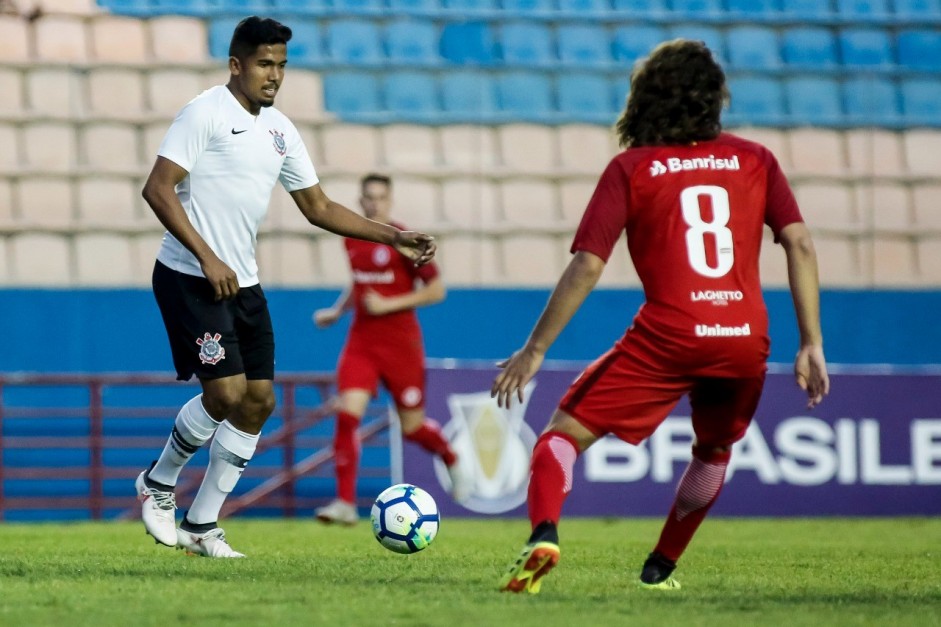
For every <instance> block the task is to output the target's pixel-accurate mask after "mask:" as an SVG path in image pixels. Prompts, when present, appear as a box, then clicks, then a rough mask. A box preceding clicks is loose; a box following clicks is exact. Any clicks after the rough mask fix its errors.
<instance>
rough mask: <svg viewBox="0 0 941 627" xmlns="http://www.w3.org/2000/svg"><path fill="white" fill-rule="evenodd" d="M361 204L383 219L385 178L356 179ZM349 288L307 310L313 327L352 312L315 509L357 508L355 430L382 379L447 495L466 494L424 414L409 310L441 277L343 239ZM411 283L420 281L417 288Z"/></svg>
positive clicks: (327, 513)
mask: <svg viewBox="0 0 941 627" xmlns="http://www.w3.org/2000/svg"><path fill="white" fill-rule="evenodd" d="M361 193H362V196H361V198H360V206H361V207H362V209H363V213H364V215H365V216H366V217H367V218H369V219H371V220H375V221H377V222H382V223H385V224H392V225H396V223H394V222H392V221H391V219H390V215H389V214H390V209H391V206H392V179H391V178H390V177H388V176H384V175H381V174H368V175H366V176H365V177H363V179H362V180H361ZM345 244H346V251H347V254H348V255H349V258H350V268H351V270H352V274H353V282H352V285H351V286H350V287H349V288H348V289H347V290H345V291H344V292H343V293H342V294H341V295H340V297H339V298H338V299H337V301H336V303H334V305H333V307H330V308H327V309H320V310H317V311H316V312H314V322H315V323H316V325H317V326H318V327H327V326H330V325H332V324H333V323H335V322H336V321H337V320H338V319H339V318H340V316H342V315H343V314H344V313H345V312H346V311H347V310H349V309H352V310H353V311H354V314H353V324H352V326H351V327H350V332H349V337H348V338H347V342H346V346H345V347H344V348H343V352H342V354H341V355H340V360H339V364H338V367H337V387H338V388H339V392H340V400H339V412H338V413H337V424H336V432H335V436H334V454H335V468H336V477H337V498H336V499H335V500H334V501H332V502H331V503H329V504H328V505H325V506H324V507H320V508H318V509H317V511H316V515H317V519H318V520H321V521H323V522H327V523H333V522H337V523H342V524H353V523H355V522H356V521H357V520H358V514H357V511H356V504H355V500H356V498H355V497H356V468H357V465H358V463H359V441H358V439H357V437H356V429H357V427H358V426H359V422H360V419H361V418H362V417H363V414H364V413H365V411H366V406H367V405H368V404H369V399H370V398H371V397H372V396H374V395H375V394H376V391H377V386H378V384H379V382H380V381H381V382H382V383H383V385H385V387H386V389H388V390H389V392H390V393H391V394H392V396H393V398H394V399H395V404H396V408H397V413H398V416H399V422H400V423H401V427H402V435H403V436H404V437H405V439H406V440H409V441H412V442H415V443H416V444H419V445H420V446H422V447H423V448H424V449H425V450H427V451H429V452H430V453H433V454H435V455H438V456H440V457H441V459H442V461H444V463H445V465H446V466H447V467H448V471H449V475H450V477H451V484H452V485H451V493H452V496H453V497H454V498H455V500H457V501H462V500H464V499H465V498H467V496H469V491H470V489H471V486H470V483H471V479H470V478H469V477H468V476H467V474H466V471H465V469H464V466H463V465H462V464H459V463H458V460H457V455H456V454H455V453H454V451H453V450H452V449H451V446H450V444H449V443H448V441H447V440H446V439H445V437H444V435H443V434H442V433H441V429H440V427H439V426H438V424H437V423H436V422H434V421H433V420H430V419H429V418H427V417H426V416H425V409H424V404H425V354H424V349H423V346H422V336H421V328H420V327H419V324H418V317H417V316H416V315H415V308H416V307H422V306H425V305H432V304H434V303H438V302H440V301H442V300H444V296H445V287H444V282H443V281H442V280H441V277H440V275H439V273H438V268H437V266H436V265H435V264H434V263H428V264H425V265H423V266H415V264H413V263H411V262H410V261H409V260H408V259H407V258H405V257H404V256H402V255H399V254H397V253H396V251H395V250H394V249H393V248H392V247H390V246H385V245H381V244H379V245H377V244H373V243H366V242H364V241H361V240H355V239H347V240H345ZM416 283H420V285H419V286H418V287H417V288H416Z"/></svg>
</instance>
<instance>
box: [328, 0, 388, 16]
mask: <svg viewBox="0 0 941 627" xmlns="http://www.w3.org/2000/svg"><path fill="white" fill-rule="evenodd" d="M331 1H332V2H333V10H334V11H335V12H336V13H337V14H338V15H379V14H380V13H382V12H383V11H384V10H385V3H384V2H383V0H331Z"/></svg>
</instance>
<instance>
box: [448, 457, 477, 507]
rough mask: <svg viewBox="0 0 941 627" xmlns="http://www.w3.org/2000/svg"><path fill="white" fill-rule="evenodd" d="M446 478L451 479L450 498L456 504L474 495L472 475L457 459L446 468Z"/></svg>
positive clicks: (465, 465)
mask: <svg viewBox="0 0 941 627" xmlns="http://www.w3.org/2000/svg"><path fill="white" fill-rule="evenodd" d="M448 476H449V477H451V498H452V499H454V500H455V501H456V502H458V503H464V502H466V501H467V500H468V499H469V498H470V497H471V496H473V494H474V475H473V474H472V473H471V470H470V468H468V467H467V464H465V463H463V462H461V459H460V458H458V459H457V461H455V462H454V463H453V464H451V465H450V466H448Z"/></svg>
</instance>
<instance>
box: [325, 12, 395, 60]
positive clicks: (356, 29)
mask: <svg viewBox="0 0 941 627" xmlns="http://www.w3.org/2000/svg"><path fill="white" fill-rule="evenodd" d="M326 42H327V49H328V54H329V55H330V59H331V60H333V61H334V62H335V63H348V64H351V65H367V66H368V65H376V64H378V63H381V62H382V61H383V59H384V56H385V55H383V52H382V37H381V35H380V34H379V28H378V27H377V26H376V24H375V23H374V22H372V21H371V20H358V19H342V20H336V21H334V22H330V23H329V24H328V25H327V36H326Z"/></svg>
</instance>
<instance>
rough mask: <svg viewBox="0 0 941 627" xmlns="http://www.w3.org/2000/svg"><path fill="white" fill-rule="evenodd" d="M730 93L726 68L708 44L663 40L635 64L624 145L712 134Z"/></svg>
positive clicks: (620, 125) (620, 124)
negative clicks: (716, 58) (724, 68)
mask: <svg viewBox="0 0 941 627" xmlns="http://www.w3.org/2000/svg"><path fill="white" fill-rule="evenodd" d="M728 99H729V91H728V87H727V86H726V83H725V73H724V72H723V71H722V67H721V66H720V65H719V64H718V63H717V62H716V60H715V59H714V58H713V56H712V52H710V50H709V48H708V47H706V44H704V43H703V42H701V41H693V40H690V39H674V40H673V41H667V42H664V43H662V44H660V45H659V46H657V47H656V48H654V50H653V52H651V53H650V56H649V57H647V58H646V59H642V60H640V61H638V63H637V65H636V66H635V67H634V71H633V73H632V74H631V93H630V95H628V97H627V104H626V106H625V107H624V111H623V112H622V113H621V117H620V119H619V120H618V121H617V125H616V129H617V134H618V139H619V140H620V143H621V146H623V147H625V148H626V147H629V146H658V145H664V144H688V143H691V142H694V141H703V140H708V139H713V138H715V137H716V136H717V135H718V134H719V133H720V132H721V131H722V124H721V123H720V121H719V116H720V114H721V112H722V107H723V105H724V104H725V103H726V102H727V101H728Z"/></svg>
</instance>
